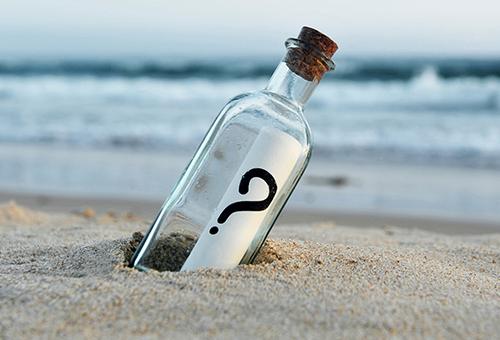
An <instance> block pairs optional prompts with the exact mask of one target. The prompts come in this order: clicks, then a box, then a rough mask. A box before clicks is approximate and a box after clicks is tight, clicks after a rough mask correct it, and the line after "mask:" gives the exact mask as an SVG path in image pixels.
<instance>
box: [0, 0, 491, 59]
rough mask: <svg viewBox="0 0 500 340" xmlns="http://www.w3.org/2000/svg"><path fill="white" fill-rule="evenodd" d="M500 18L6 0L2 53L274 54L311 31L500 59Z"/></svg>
mask: <svg viewBox="0 0 500 340" xmlns="http://www.w3.org/2000/svg"><path fill="white" fill-rule="evenodd" d="M461 2H462V3H463V4H459V3H461ZM285 4H286V5H285ZM499 13H500V1H498V0H475V1H459V0H455V1H453V0H442V1H439V0H434V1H432V0H419V1H411V2H410V1H403V0H399V1H392V0H378V1H363V2H361V1H352V0H351V1H311V0H303V1H296V0H287V1H273V2H271V1H270V0H268V1H261V0H253V1H236V0H232V1H231V0H221V1H213V0H211V1H210V0H208V1H199V3H198V4H197V3H194V2H191V1H159V0H156V1H152V0H136V1H127V0H115V1H105V0H83V1H70V0H67V1H63V0H61V1H55V0H45V1H44V0H37V1H33V0H30V1H26V0H15V1H10V0H7V1H5V0H0V54H1V55H4V56H6V55H7V56H8V55H27V56H36V55H56V56H57V55H73V56H92V55H103V56H106V55H138V56H155V55H168V54H174V55H183V54H186V55H201V56H203V55H207V54H208V55H251V54H256V55H259V54H263V55H275V54H280V53H282V52H283V45H282V44H283V41H284V39H285V38H287V37H290V36H295V35H296V34H297V33H298V30H299V29H300V27H301V26H302V25H309V26H312V27H315V28H317V29H319V30H321V31H323V32H324V33H327V34H328V35H330V36H331V37H332V38H333V39H334V40H336V41H337V42H338V44H339V45H340V48H341V51H342V53H344V54H346V55H361V54H364V55H366V54H368V55H399V54H405V55H413V54H418V55H426V54H431V55H442V54H445V55H447V56H449V55H460V56H462V55H469V56H471V55H472V56H474V55H500V43H499V42H500V19H499Z"/></svg>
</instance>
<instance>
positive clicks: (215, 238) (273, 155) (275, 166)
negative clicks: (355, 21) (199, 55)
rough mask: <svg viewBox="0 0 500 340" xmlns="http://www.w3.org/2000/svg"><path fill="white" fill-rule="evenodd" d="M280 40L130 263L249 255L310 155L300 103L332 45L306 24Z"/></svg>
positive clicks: (238, 259)
mask: <svg viewBox="0 0 500 340" xmlns="http://www.w3.org/2000/svg"><path fill="white" fill-rule="evenodd" d="M286 47H287V49H288V52H287V54H286V56H285V58H284V59H283V60H282V62H281V63H280V64H279V65H278V67H277V69H276V71H275V72H274V74H273V75H272V77H271V80H270V81H269V84H268V85H267V87H266V88H265V89H263V90H261V91H258V92H255V93H249V94H243V95H239V96H237V97H235V98H234V99H232V100H231V101H230V102H229V103H228V104H227V105H226V106H225V107H224V108H223V109H222V111H221V112H220V113H219V115H218V116H217V118H216V119H215V121H214V123H213V124H212V126H211V127H210V129H209V131H208V132H207V134H206V136H205V138H204V139H203V141H202V143H201V145H200V146H199V148H198V150H197V151H196V153H195V155H194V157H193V159H192V160H191V162H190V163H189V165H188V166H187V168H186V169H185V171H184V173H183V174H182V176H181V178H180V180H179V181H178V183H177V184H176V186H175V187H174V189H173V191H172V193H171V194H170V196H169V198H168V199H167V200H166V201H165V203H164V204H163V206H162V208H161V210H160V212H159V214H158V215H157V217H156V219H155V221H154V222H153V224H152V226H151V227H150V229H149V231H148V232H147V233H146V235H145V236H144V238H143V239H142V241H141V243H140V245H139V246H138V248H137V250H136V252H135V254H134V256H133V257H132V259H131V262H130V266H132V267H135V268H137V269H139V270H149V269H155V270H160V271H164V270H170V271H178V270H183V271H184V270H194V269H197V268H201V267H210V268H221V269H229V268H233V267H235V266H236V265H238V264H240V263H241V264H247V263H251V262H252V261H253V259H254V258H255V256H256V254H257V253H258V251H259V249H260V247H261V246H262V244H263V243H264V241H265V239H266V237H267V235H268V234H269V232H270V230H271V228H272V226H273V224H274V222H275V221H276V219H277V218H278V215H279V214H280V212H281V210H282V208H283V206H284V205H285V203H286V201H287V200H288V198H289V197H290V194H291V193H292V191H293V190H294V188H295V186H296V184H297V182H298V181H299V179H300V177H301V176H302V174H303V172H304V170H305V168H306V166H307V163H308V161H309V158H310V155H311V133H310V130H309V126H308V124H307V121H306V120H305V118H304V116H303V107H304V104H305V103H306V102H307V100H308V99H309V97H310V96H311V94H312V92H313V90H314V89H315V87H316V86H317V85H318V83H319V81H320V79H321V77H322V76H323V74H324V73H325V72H327V71H328V70H330V69H332V68H333V66H334V64H333V62H332V61H331V60H330V58H331V56H332V55H333V53H334V52H335V51H336V50H337V45H336V44H335V43H334V42H333V41H332V40H331V39H329V38H328V37H326V36H325V35H323V34H322V33H320V32H318V31H316V30H314V29H312V28H308V27H303V28H302V30H301V32H300V34H299V37H298V39H288V40H287V41H286Z"/></svg>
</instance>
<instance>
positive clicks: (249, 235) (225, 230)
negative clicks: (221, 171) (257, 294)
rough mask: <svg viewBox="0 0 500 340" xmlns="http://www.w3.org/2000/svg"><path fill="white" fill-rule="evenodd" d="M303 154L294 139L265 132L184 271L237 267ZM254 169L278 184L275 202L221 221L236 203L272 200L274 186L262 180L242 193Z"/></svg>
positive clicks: (237, 174) (199, 239)
mask: <svg viewBox="0 0 500 340" xmlns="http://www.w3.org/2000/svg"><path fill="white" fill-rule="evenodd" d="M301 154H302V147H301V145H300V143H299V142H298V141H297V140H295V139H294V138H293V137H291V136H289V135H287V134H285V133H284V132H282V131H280V130H277V129H275V128H268V127H266V128H263V129H262V130H261V132H260V133H259V135H258V137H257V138H256V140H255V141H254V143H253V145H252V147H251V148H250V150H249V152H248V154H247V156H246V157H245V160H244V161H243V163H242V164H241V166H240V167H239V169H238V171H237V172H236V174H235V176H234V177H233V179H232V180H231V183H230V184H229V186H228V188H227V190H226V191H225V193H224V194H223V196H222V199H221V200H220V202H219V204H218V206H217V208H216V209H215V211H214V213H213V215H212V217H211V218H210V221H209V222H208V223H207V224H206V226H205V228H204V230H203V231H202V233H201V234H200V236H199V238H198V241H197V242H196V244H195V246H194V248H193V250H192V251H191V254H190V255H189V257H188V258H187V260H186V262H185V263H184V265H183V266H182V269H181V271H186V270H195V269H198V268H218V269H231V268H234V267H236V266H237V265H238V264H239V263H240V261H241V259H242V258H243V256H244V255H245V253H246V251H247V250H248V249H249V247H250V245H251V243H252V241H253V240H254V239H255V237H256V235H257V233H258V231H259V229H260V227H261V226H262V225H263V223H264V222H265V218H266V216H268V215H269V214H268V212H269V209H274V208H275V203H276V201H277V200H278V198H279V197H280V193H281V191H282V188H283V187H284V184H285V182H286V181H287V180H289V177H290V175H291V173H292V171H293V169H294V167H295V166H296V164H297V160H298V159H299V158H300V157H301ZM251 169H263V170H265V172H268V173H269V174H271V175H272V177H273V178H274V180H275V183H276V192H275V194H274V195H273V200H272V201H271V202H270V204H269V205H268V206H267V208H265V209H263V210H258V211H247V210H239V211H234V212H233V213H231V214H230V215H229V216H226V217H227V219H226V220H225V221H223V222H222V221H218V220H219V217H220V216H221V213H222V212H223V211H224V210H225V209H226V207H228V206H229V205H231V204H233V203H235V202H241V201H253V202H255V201H262V200H264V199H265V198H266V197H269V195H270V186H269V185H268V184H267V183H266V181H264V180H263V179H262V178H259V177H254V178H252V179H251V180H250V182H249V187H248V193H246V194H241V193H240V190H239V188H240V183H241V181H242V177H243V175H244V174H246V173H247V172H248V171H249V170H251ZM221 222H222V223H221Z"/></svg>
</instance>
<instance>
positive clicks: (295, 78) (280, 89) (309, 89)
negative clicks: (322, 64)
mask: <svg viewBox="0 0 500 340" xmlns="http://www.w3.org/2000/svg"><path fill="white" fill-rule="evenodd" d="M318 83H319V81H318V80H312V81H308V80H306V79H304V78H302V77H301V76H299V75H297V74H295V73H294V72H293V71H291V70H290V69H289V68H288V66H287V64H286V63H285V62H281V63H280V64H279V65H278V67H277V68H276V70H275V71H274V73H273V75H272V76H271V79H270V80H269V83H268V84H267V86H266V88H265V90H266V91H269V92H272V93H274V94H277V95H279V96H281V97H283V98H285V99H287V100H288V101H290V102H292V104H294V105H296V106H298V107H299V108H300V109H302V108H303V107H304V104H305V103H306V102H307V100H308V99H309V98H310V97H311V94H312V93H313V91H314V89H315V88H316V86H317V85H318Z"/></svg>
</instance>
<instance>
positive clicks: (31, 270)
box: [0, 202, 500, 339]
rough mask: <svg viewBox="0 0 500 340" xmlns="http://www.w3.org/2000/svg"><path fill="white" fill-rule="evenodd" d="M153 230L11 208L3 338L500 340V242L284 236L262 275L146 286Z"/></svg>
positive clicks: (120, 217)
mask: <svg viewBox="0 0 500 340" xmlns="http://www.w3.org/2000/svg"><path fill="white" fill-rule="evenodd" d="M148 223H149V221H148V220H145V219H144V218H143V217H140V216H139V215H137V214H132V213H127V212H115V213H106V212H100V211H97V212H95V211H94V210H92V209H87V210H85V209H83V208H82V209H81V210H80V211H69V210H68V211H67V212H66V213H57V212H47V211H45V212H42V211H35V210H30V209H28V208H25V207H23V206H20V205H18V204H16V203H12V202H11V203H4V204H2V205H1V206H0V231H1V235H2V236H1V239H0V302H1V304H0V338H10V339H19V338H26V337H42V338H47V337H51V338H52V337H61V338H62V337H71V338H109V337H111V336H114V337H117V338H137V337H147V338H168V339H175V338H183V339H184V338H206V337H216V338H236V337H237V338H255V337H259V338H286V339H289V338H349V339H352V338H360V339H361V338H367V337H369V338H370V337H371V338H375V337H377V338H378V337H391V336H396V337H416V338H419V337H435V338H441V337H444V338H464V339H465V338H466V339H470V338H484V339H491V338H495V337H497V336H498V334H500V322H499V321H500V290H499V286H498V282H499V277H500V264H499V263H500V234H498V233H497V234H482V235H479V234H478V235H456V236H452V235H445V234H440V233H433V232H429V231H419V230H416V229H402V228H397V227H387V226H386V227H385V228H369V227H365V228H362V229H360V228H352V227H343V226H340V225H336V224H335V223H326V222H316V223H311V222H309V223H303V224H301V223H295V224H280V225H277V226H276V227H275V228H274V229H273V232H272V233H271V235H270V240H269V242H267V245H266V247H265V248H264V249H263V251H262V252H261V254H260V256H259V258H258V261H257V263H256V264H254V265H248V266H239V267H238V268H236V269H234V270H230V271H219V270H201V271H196V272H186V273H178V272H148V273H142V272H138V271H136V270H133V269H129V268H127V267H126V266H125V265H124V261H125V257H126V256H127V254H129V253H130V251H131V249H130V247H131V243H130V242H131V240H132V234H133V233H134V232H136V231H145V230H146V229H147V226H148Z"/></svg>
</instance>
